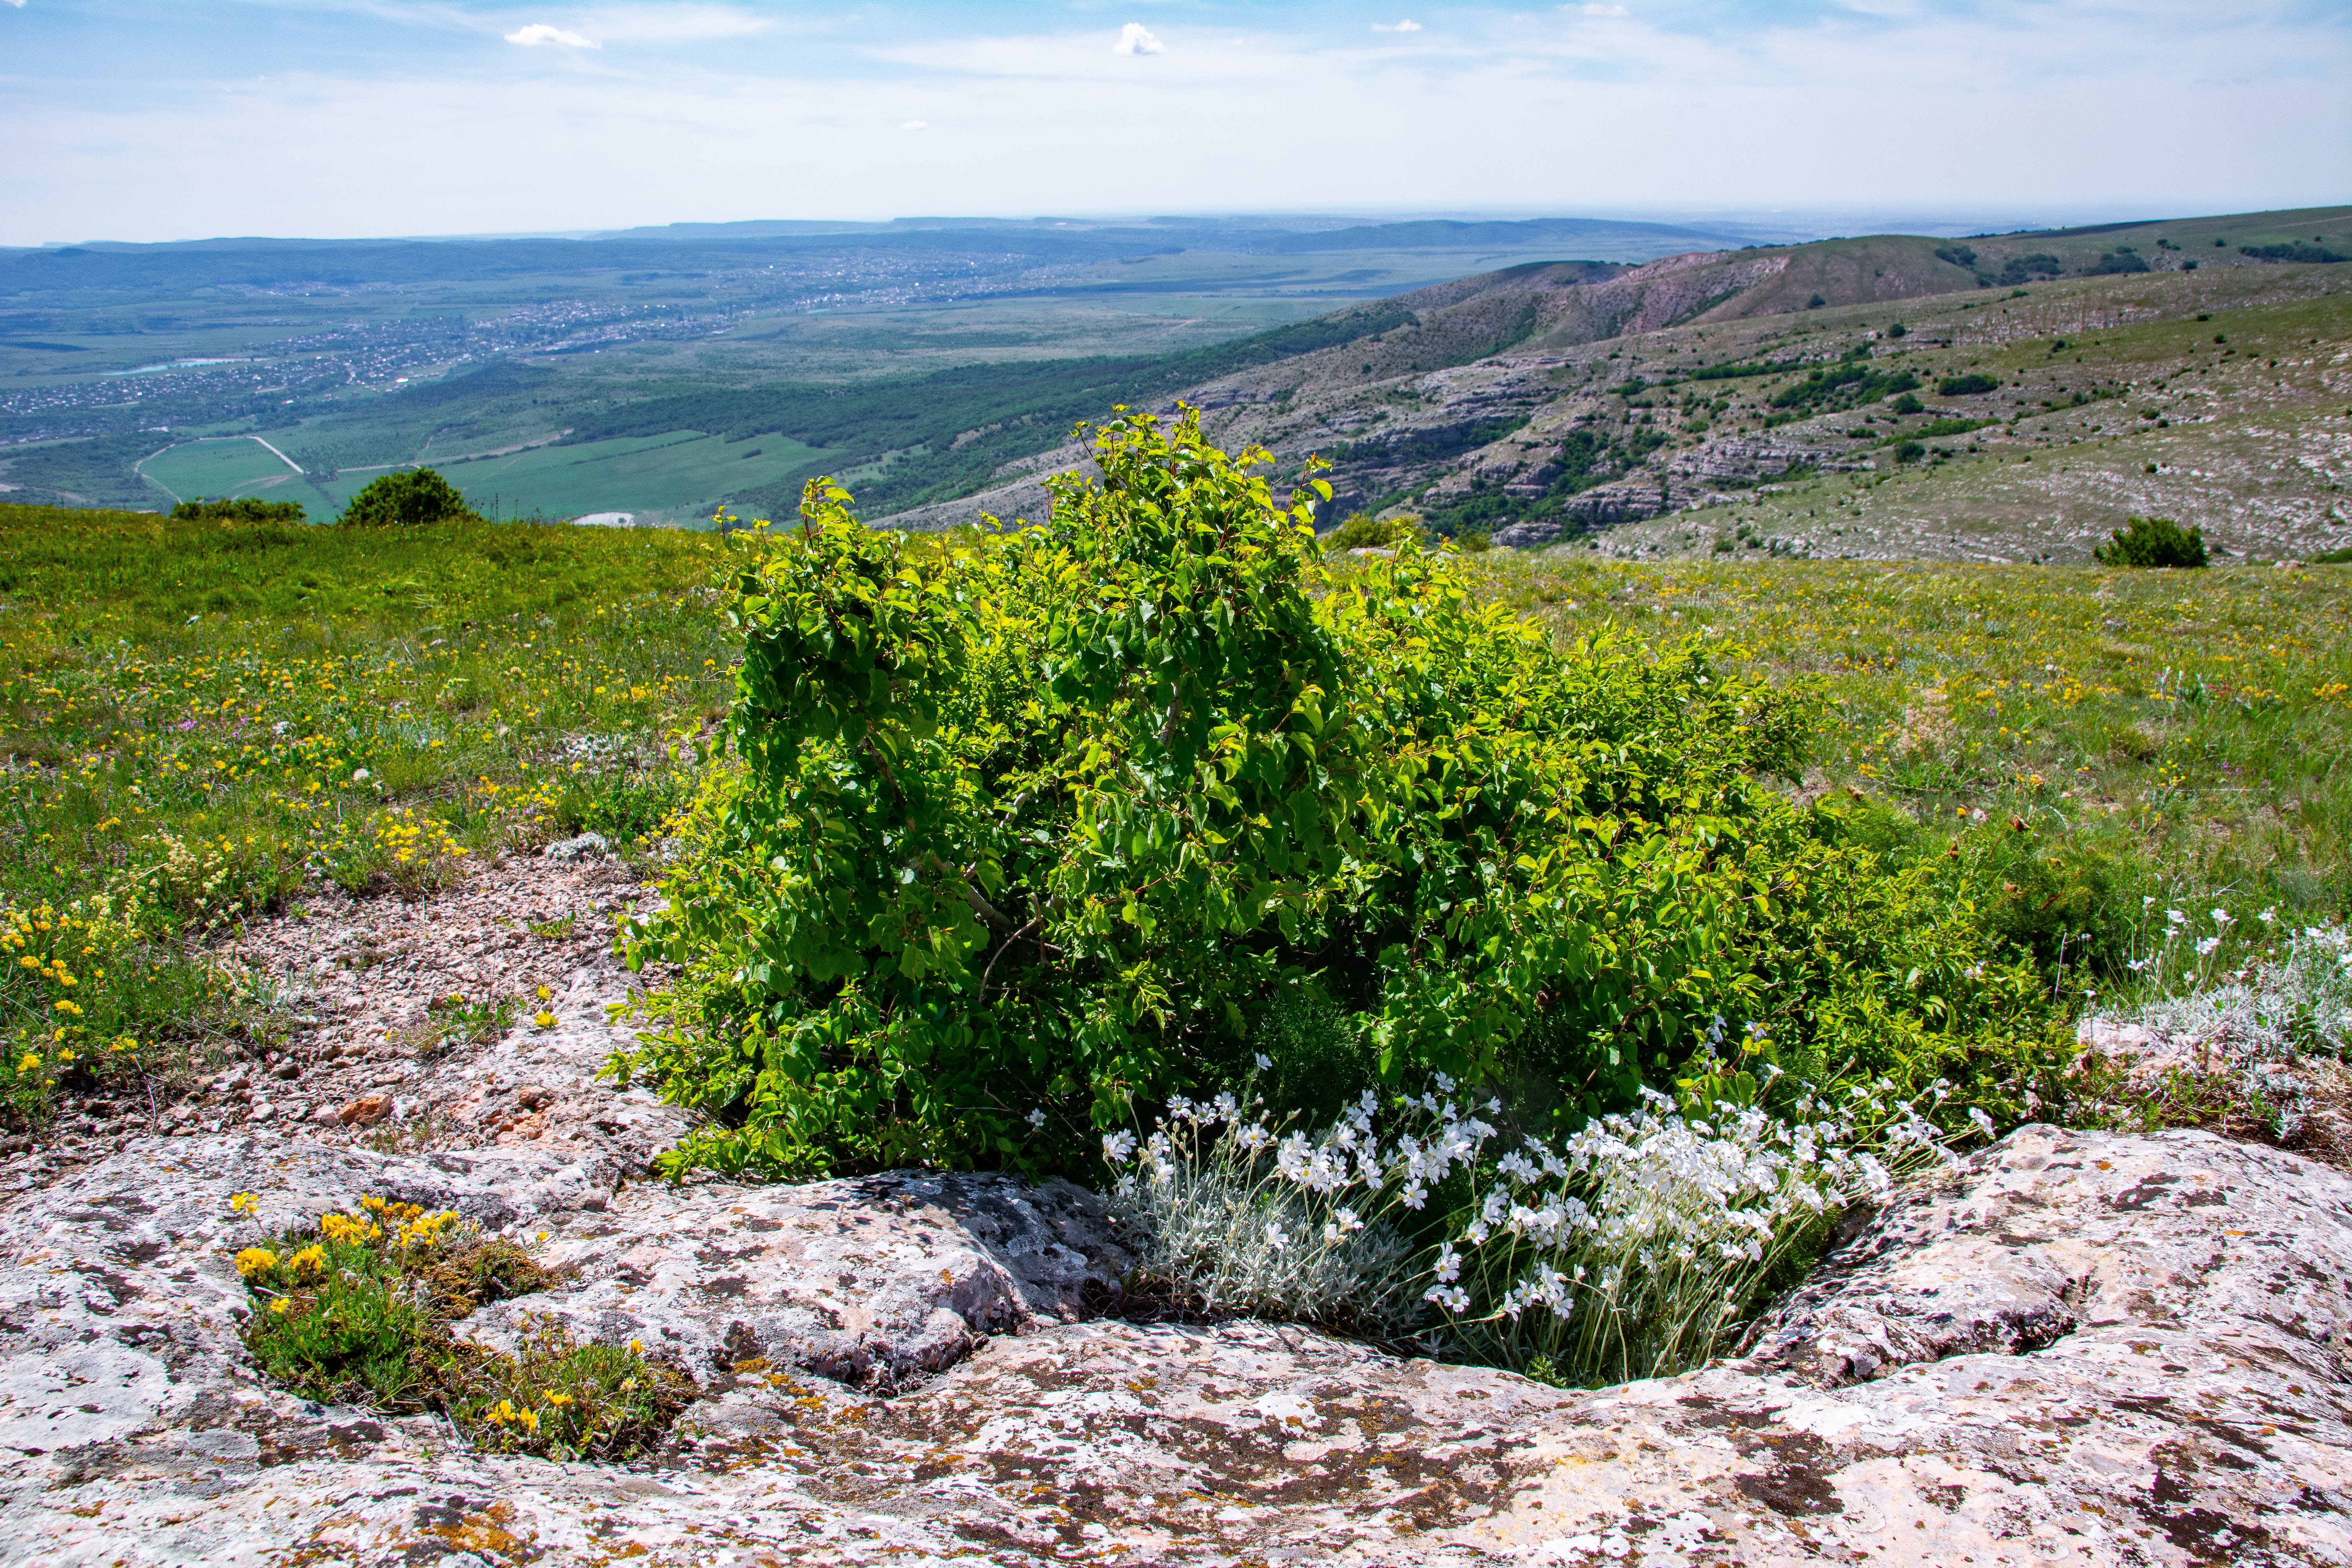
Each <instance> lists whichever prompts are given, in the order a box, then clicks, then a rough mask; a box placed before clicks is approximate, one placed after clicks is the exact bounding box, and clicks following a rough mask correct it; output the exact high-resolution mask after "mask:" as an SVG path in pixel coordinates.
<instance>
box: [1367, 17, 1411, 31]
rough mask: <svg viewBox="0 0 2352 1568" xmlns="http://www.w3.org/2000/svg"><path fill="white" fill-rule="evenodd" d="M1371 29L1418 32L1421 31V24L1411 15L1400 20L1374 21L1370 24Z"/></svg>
mask: <svg viewBox="0 0 2352 1568" xmlns="http://www.w3.org/2000/svg"><path fill="white" fill-rule="evenodd" d="M1372 31H1373V32H1375V33H1418V32H1420V31H1421V24H1420V23H1418V22H1416V21H1414V20H1413V19H1412V17H1410V16H1407V17H1406V18H1405V19H1404V20H1403V21H1402V22H1375V23H1373V24H1372Z"/></svg>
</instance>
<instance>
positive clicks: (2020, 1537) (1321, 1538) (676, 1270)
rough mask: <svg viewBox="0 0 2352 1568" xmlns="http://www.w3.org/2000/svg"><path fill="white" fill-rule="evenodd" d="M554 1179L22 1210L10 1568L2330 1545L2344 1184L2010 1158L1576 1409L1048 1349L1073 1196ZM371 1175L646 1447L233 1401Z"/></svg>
mask: <svg viewBox="0 0 2352 1568" xmlns="http://www.w3.org/2000/svg"><path fill="white" fill-rule="evenodd" d="M551 1158H553V1153H552V1152H551V1151H548V1150H545V1149H541V1148H523V1149H513V1150H495V1151H483V1152H478V1153H471V1154H466V1155H445V1156H441V1157H439V1158H438V1159H432V1160H428V1159H420V1158H415V1157H407V1156H386V1155H376V1154H371V1153H368V1152H364V1151H359V1150H351V1149H339V1148H329V1147H325V1146H320V1145H310V1144H304V1143H302V1142H299V1141H297V1140H293V1139H290V1138H284V1137H281V1136H278V1135H276V1134H255V1135H252V1136H248V1137H245V1138H215V1139H197V1140H187V1141H159V1142H156V1143H154V1144H152V1145H150V1146H145V1147H142V1148H141V1149H139V1150H135V1151H131V1152H126V1153H125V1154H124V1155H122V1156H119V1157H117V1158H116V1159H113V1160H110V1161H108V1162H106V1163H102V1164H100V1165H98V1166H95V1167H92V1168H90V1169H89V1170H86V1171H84V1172H81V1173H78V1174H75V1175H71V1176H68V1178H66V1179H65V1180H63V1181H60V1182H58V1183H56V1184H52V1185H51V1186H49V1187H47V1188H45V1189H40V1190H37V1191H32V1192H26V1193H22V1194H17V1195H16V1197H14V1198H13V1199H11V1200H10V1201H8V1202H7V1203H6V1204H5V1205H4V1206H0V1247H5V1249H6V1252H5V1256H6V1257H7V1258H8V1260H9V1263H10V1265H11V1268H10V1270H9V1272H8V1274H7V1275H6V1277H5V1285H0V1400H5V1403H0V1445H5V1448H6V1455H5V1467H0V1495H5V1505H4V1506H5V1518H0V1542H5V1544H0V1559H5V1561H8V1562H25V1563H188V1562H206V1563H265V1562H268V1563H279V1562H296V1561H299V1562H305V1563H369V1564H377V1563H383V1564H390V1563H434V1562H441V1563H452V1564H461V1563H462V1564H470V1563H524V1562H538V1563H604V1562H612V1561H618V1560H621V1559H624V1558H642V1559H643V1560H644V1561H646V1563H716V1562H720V1561H724V1560H730V1558H731V1560H733V1561H738V1562H745V1561H751V1562H759V1561H772V1562H784V1563H866V1562H877V1563H878V1562H906V1561H914V1562H924V1561H940V1560H947V1559H950V1558H954V1559H961V1560H967V1561H979V1562H987V1563H1024V1564H1025V1563H1047V1562H1068V1561H1087V1562H1104V1563H1133V1564H1144V1563H1236V1562H1262V1563H1304V1562H1314V1563H1332V1564H1371V1563H1383V1564H1386V1563H1397V1564H1402V1563H1596V1564H1597V1563H1629V1564H1650V1565H1660V1564H1669V1563H1673V1564H1685V1565H1695V1564H1699V1563H1709V1564H1729V1563H1742V1564H1764V1563H1790V1564H1794V1563H1820V1562H1824V1561H1826V1562H1864V1561H1867V1562H1872V1563H1923V1564H1924V1563H1935V1564H1946V1563H1976V1564H1995V1563H2037V1564H2038V1563H2053V1564H2054V1563H2095V1564H2104V1563H2115V1564H2126V1563H2130V1564H2141V1563H2181V1564H2186V1563H2224V1562H2227V1563H2347V1562H2352V1408H2348V1406H2352V1399H2347V1394H2352V1386H2348V1385H2347V1366H2346V1353H2347V1348H2352V1327H2347V1325H2352V1286H2347V1276H2352V1179H2347V1177H2346V1176H2345V1175H2343V1174H2342V1173H2337V1172H2336V1171H2333V1170H2330V1169H2328V1168H2326V1167H2325V1166H2322V1165H2319V1164H2317V1163H2314V1162H2311V1161H2308V1160H2305V1159H2303V1158H2301V1157H2299V1156H2296V1155H2293V1154H2286V1153H2282V1152H2277V1151H2273V1150H2269V1149H2264V1148H2260V1147H2254V1146H2249V1145H2242V1144H2235V1143H2230V1142H2224V1141H2222V1140H2221V1139H2218V1138H2215V1137H2212V1136H2210V1135H2208V1134H2203V1133H2195V1132H2175V1133H2166V1134H2161V1135H2158V1136H2156V1137H2150V1138H2135V1137H2124V1136H2118V1135H2113V1134H2098V1133H2068V1132H2063V1131H2056V1130H2053V1129H2049V1128H2028V1129H2025V1130H2023V1131H2020V1132H2018V1133H2015V1134H2013V1135H2012V1136H2011V1137H2010V1138H2009V1139H2007V1140H2005V1141H2004V1142H2002V1143H2000V1144H1999V1145H1997V1146H1996V1147H1995V1148H1993V1149H1991V1150H1989V1151H1986V1152H1983V1153H1980V1154H1979V1155H1977V1156H1976V1157H1975V1158H1973V1159H1972V1160H1970V1161H1969V1162H1968V1163H1966V1164H1965V1165H1964V1166H1963V1167H1961V1168H1960V1169H1959V1170H1958V1171H1957V1172H1955V1173H1951V1174H1949V1175H1948V1176H1945V1177H1943V1178H1940V1179H1938V1180H1937V1182H1936V1183H1934V1184H1931V1185H1929V1186H1928V1187H1927V1188H1925V1189H1923V1190H1920V1191H1917V1192H1916V1193H1914V1194H1910V1195H1909V1196H1908V1197H1907V1198H1906V1201H1904V1202H1903V1203H1902V1204H1901V1205H1898V1206H1897V1207H1895V1209H1893V1210H1891V1211H1890V1212H1889V1213H1887V1214H1886V1215H1882V1216H1879V1217H1878V1218H1877V1219H1876V1220H1874V1222H1872V1223H1871V1224H1870V1225H1868V1226H1865V1227H1864V1228H1863V1229H1862V1231H1861V1233H1860V1234H1859V1235H1858V1236H1857V1237H1855V1238H1854V1240H1853V1242H1851V1243H1850V1244H1849V1245H1848V1246H1847V1247H1844V1248H1843V1249H1841V1251H1840V1253H1839V1254H1838V1255H1836V1257H1835V1258H1834V1259H1833V1261H1832V1264H1831V1265H1830V1267H1828V1268H1825V1269H1824V1270H1823V1271H1822V1274H1821V1275H1820V1277H1819V1278H1817V1279H1814V1280H1813V1281H1811V1282H1810V1283H1809V1284H1808V1286H1807V1287H1806V1288H1805V1289H1803V1290H1802V1291H1801V1292H1799V1293H1798V1294H1797V1295H1796V1296H1795V1297H1793V1298H1792V1299H1791V1300H1789V1301H1788V1302H1787V1303H1785V1304H1784V1305H1783V1307H1782V1308H1781V1310H1780V1311H1779V1312H1778V1313H1776V1314H1775V1315H1774V1317H1773V1318H1772V1319H1771V1321H1769V1324H1768V1325H1767V1328H1766V1330H1765V1331H1764V1333H1763V1334H1762V1336H1761V1338H1760V1340H1759V1344H1758V1347H1757V1348H1756V1350H1755V1352H1753V1353H1752V1354H1751V1355H1750V1356H1749V1357H1748V1359H1747V1360H1746V1361H1743V1362H1739V1363H1723V1364H1718V1365H1717V1366H1714V1367H1711V1368H1709V1369H1707V1370H1705V1371H1703V1372H1699V1373H1692V1374H1688V1375H1685V1376H1683V1377H1679V1378H1673V1379H1663V1380H1655V1381H1649V1382H1643V1383H1636V1384H1627V1385H1624V1386H1622V1387H1619V1388H1614V1389H1609V1390H1603V1391H1601V1392H1598V1393H1577V1392H1561V1391H1558V1390H1553V1389H1549V1388H1545V1387H1542V1386H1540V1385H1538V1384H1532V1383H1529V1382H1527V1381H1526V1380H1524V1379H1521V1378H1517V1377H1513V1376H1510V1375H1508V1374H1507V1373H1495V1372H1487V1371H1482V1370H1477V1369H1470V1368H1459V1367H1446V1366H1441V1365H1437V1364H1434V1363H1428V1362H1421V1361H1399V1360H1396V1359H1393V1358H1390V1357H1387V1356H1383V1355H1381V1354H1380V1353H1379V1352H1374V1351H1371V1350H1369V1349H1366V1348H1364V1347H1361V1346H1358V1345H1352V1344H1348V1343H1344V1342H1338V1341H1334V1340H1330V1339H1328V1338H1326V1337H1323V1336H1321V1335H1318V1334H1315V1333H1311V1332H1307V1331H1299V1330H1291V1329H1282V1328H1276V1327H1271V1326H1267V1325H1264V1324H1257V1323H1231V1324H1223V1325H1216V1326H1187V1325H1169V1324H1159V1325H1143V1324H1137V1323H1130V1322H1124V1321H1116V1320H1097V1321H1066V1319H1068V1318H1069V1317H1071V1316H1073V1315H1077V1314H1082V1313H1083V1312H1084V1311H1085V1310H1086V1309H1087V1304H1088V1302H1089V1300H1090V1299H1091V1293H1092V1291H1093V1290H1095V1289H1099V1288H1100V1286H1099V1282H1100V1281H1102V1280H1104V1279H1106V1278H1107V1277H1108V1274H1109V1273H1110V1272H1112V1271H1113V1270H1114V1269H1115V1267H1116V1258H1115V1254H1114V1252H1113V1250H1112V1248H1111V1246H1110V1244H1109V1241H1108V1238H1107V1237H1104V1236H1103V1235H1102V1234H1101V1232H1100V1231H1099V1229H1098V1228H1097V1226H1098V1224H1099V1211H1098V1210H1097V1209H1096V1208H1095V1207H1094V1206H1093V1205H1092V1204H1091V1203H1090V1201H1089V1200H1087V1198H1086V1197H1085V1195H1084V1194H1078V1193H1077V1192H1076V1190H1075V1189H1062V1188H1055V1189H1047V1190H1045V1191H1044V1192H1042V1193H1028V1192H1024V1190H1023V1189H1021V1188H1019V1187H1018V1186H1017V1185H1016V1184H1013V1183H1010V1182H1006V1181H1003V1180H999V1179H961V1180H950V1179H948V1178H942V1177H937V1176H930V1175H924V1174H900V1175H894V1176H890V1177H886V1178H879V1179H877V1180H875V1181H873V1182H870V1183H857V1182H843V1183H828V1184H819V1185H816V1186H809V1187H798V1188H793V1187H772V1188H744V1187H735V1186H730V1185H724V1184H709V1185H703V1186H694V1187H688V1188H684V1189H673V1188H667V1187H660V1186H650V1185H646V1186H640V1185H627V1186H624V1187H623V1188H622V1190H620V1191H619V1192H617V1193H616V1192H614V1191H613V1190H611V1185H610V1184H601V1183H600V1181H599V1180H593V1179H592V1180H583V1181H580V1182H577V1183H567V1182H565V1181H562V1180H558V1179H554V1176H553V1173H551V1172H549V1171H547V1170H543V1169H542V1168H541V1167H542V1166H543V1165H544V1164H545V1163H547V1162H548V1161H550V1160H551ZM592 1174H593V1173H592ZM618 1181H619V1177H618V1175H617V1174H614V1175H612V1176H611V1177H610V1183H612V1184H617V1183H618ZM236 1190H251V1191H255V1192H258V1193H260V1194H262V1205H261V1212H260V1213H259V1215H257V1216H255V1217H254V1218H253V1219H244V1218H239V1217H236V1216H233V1215H231V1214H230V1212H229V1209H228V1206H227V1202H226V1199H227V1196H228V1194H229V1193H230V1192H232V1191H236ZM362 1191H392V1192H395V1193H397V1194H399V1195H402V1196H404V1197H410V1198H412V1199H414V1200H415V1201H423V1202H436V1203H446V1204H449V1205H455V1206H457V1207H459V1208H460V1209H461V1210H463V1211H465V1212H467V1213H468V1214H469V1215H472V1216H473V1217H475V1218H476V1219H477V1220H478V1221H479V1222H481V1223H485V1224H489V1225H493V1226H499V1225H504V1226H518V1227H520V1228H526V1229H530V1228H533V1227H537V1228H546V1229H549V1230H550V1231H551V1233H552V1234H551V1237H550V1240H549V1242H548V1244H547V1246H548V1251H549V1252H550V1253H551V1255H552V1256H554V1257H555V1258H559V1259H562V1260H565V1261H569V1262H572V1263H574V1264H576V1265H577V1266H578V1267H579V1268H580V1269H581V1271H582V1277H581V1279H579V1281H578V1283H577V1284H576V1285H575V1286H573V1287H572V1289H569V1290H567V1291H564V1292H561V1293H559V1294H558V1295H557V1296H555V1297H553V1298H540V1299H539V1301H540V1304H541V1305H544V1306H549V1307H552V1308H553V1309H554V1310H558V1311H560V1312H562V1314H564V1315H565V1316H567V1317H572V1318H574V1319H575V1320H577V1321H581V1322H582V1323H583V1325H585V1326H603V1325H612V1326H615V1327H618V1326H623V1325H627V1326H630V1327H631V1328H632V1331H634V1332H636V1333H638V1334H640V1335H641V1336H644V1337H647V1338H648V1339H650V1338H651V1335H650V1334H647V1333H646V1331H647V1330H651V1331H653V1332H654V1333H661V1334H665V1335H668V1336H670V1338H669V1342H671V1343H673V1344H677V1345H679V1346H680V1347H681V1348H683V1349H685V1350H687V1351H688V1359H689V1361H693V1362H696V1364H695V1371H696V1373H697V1375H698V1377H699V1378H700V1379H701V1380H702V1385H703V1391H704V1398H703V1399H702V1400H700V1401H699V1402H698V1404H697V1405H695V1406H694V1408H693V1409H692V1410H690V1411H689V1413H688V1416H687V1418H686V1419H685V1421H684V1422H683V1423H682V1424H681V1427H680V1430H679V1433H678V1436H677V1442H676V1443H675V1445H674V1447H673V1448H672V1450H671V1451H670V1452H669V1453H668V1454H667V1455H666V1456H665V1457H664V1458H662V1459H661V1460H660V1462H658V1463H653V1464H648V1465H646V1466H644V1467H641V1468H635V1469H628V1470H621V1469H604V1468H595V1467H589V1466H560V1465H552V1464H545V1463H541V1462H537V1461H530V1460H509V1459H492V1458H484V1457H482V1456H479V1455H476V1454H472V1453H470V1452H468V1451H467V1450H466V1449H465V1448H464V1447H463V1446H462V1445H461V1444H459V1443H458V1442H457V1440H456V1439H455V1437H454V1436H453V1435H452V1434H451V1433H450V1432H449V1431H448V1430H447V1428H446V1427H444V1426H440V1425H439V1424H438V1423H436V1422H435V1421H432V1420H429V1419H424V1418H410V1419H405V1420H386V1419H382V1418H373V1417H370V1416H369V1415H366V1414H364V1413H362V1412H356V1411H350V1410H332V1409H320V1408H319V1407H316V1406H309V1405H303V1404H301V1403H300V1402H299V1401H295V1400H292V1399H289V1398H288V1397H287V1396H285V1395H283V1394H277V1393H274V1392H271V1391H269V1390H267V1389H265V1388H262V1387H260V1386H259V1385H258V1384H257V1383H256V1382H255V1381H254V1380H253V1378H252V1375H251V1373H250V1370H249V1368H248V1367H247V1365H246V1364H245V1363H244V1361H243V1358H242V1356H241V1354H240V1352H239V1351H238V1347H237V1343H236V1317H237V1314H238V1312H240V1311H241V1310H242V1299H243V1293H242V1291H241V1289H239V1288H238V1287H237V1285H236V1280H235V1277H234V1274H233V1272H232V1271H231V1270H230V1268H229V1266H228V1261H227V1255H228V1251H229V1249H230V1248H231V1247H234V1246H236V1245H237V1244H238V1243H239V1242H240V1241H241V1240H243V1239H245V1238H246V1237H247V1236H248V1235H249V1234H250V1232H251V1230H252V1229H253V1228H254V1227H255V1226H257V1224H258V1225H265V1226H274V1225H278V1224H282V1223H285V1222H287V1221H289V1220H290V1219H292V1218H293V1217H295V1216H297V1215H300V1214H303V1213H307V1212H313V1211H315V1210H317V1209H320V1208H323V1207H326V1206H328V1205H331V1204H332V1203H336V1202H339V1201H341V1200H342V1199H344V1198H345V1197H346V1196H348V1195H354V1194H357V1193H359V1192H362ZM763 1226H772V1227H774V1228H762V1227H763ZM844 1275H847V1276H848V1277H849V1278H848V1279H847V1280H845V1279H843V1276H844ZM860 1281H862V1282H863V1284H862V1286H861V1285H860V1284H859V1283H858V1282H860ZM1090 1282H1093V1283H1090ZM940 1313H948V1314H951V1315H952V1316H954V1317H955V1318H956V1319H957V1321H959V1322H961V1325H962V1327H961V1329H960V1330H955V1331H947V1329H946V1325H944V1324H943V1323H941V1322H940V1321H939V1314H940ZM502 1321H503V1320H501V1319H499V1318H498V1317H496V1316H495V1315H494V1314H491V1313H485V1314H482V1315H480V1317H479V1319H478V1326H477V1328H476V1331H478V1332H482V1333H485V1334H488V1335H492V1336H495V1335H496V1334H497V1333H498V1332H499V1331H500V1324H501V1322H502ZM739 1323H740V1324H741V1325H743V1326H744V1327H745V1329H746V1330H747V1331H748V1333H749V1338H748V1339H747V1338H746V1337H745V1336H742V1335H737V1334H735V1332H734V1329H735V1326H736V1325H737V1324H739ZM984 1334H986V1335H990V1336H992V1337H988V1338H986V1339H984V1340H983V1338H982V1336H983V1335H984ZM738 1351H740V1352H745V1353H741V1354H737V1353H735V1352H738ZM713 1352H716V1356H714V1353H713ZM697 1357H699V1360H698V1361H696V1358H697ZM730 1357H731V1359H729V1358H730ZM793 1364H798V1365H802V1366H809V1367H820V1368H822V1369H823V1370H824V1371H825V1372H828V1373H833V1374H835V1376H834V1377H823V1376H820V1377H810V1376H805V1375H801V1374H798V1373H793V1372H792V1371H790V1370H788V1368H789V1367H790V1366H792V1365H793ZM722 1365H723V1368H724V1370H721V1367H722ZM935 1369H943V1370H935ZM927 1372H929V1373H930V1375H925V1373H927ZM836 1379H842V1380H836ZM857 1384H863V1386H858V1385H857ZM884 1390H888V1392H883V1391H884Z"/></svg>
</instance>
